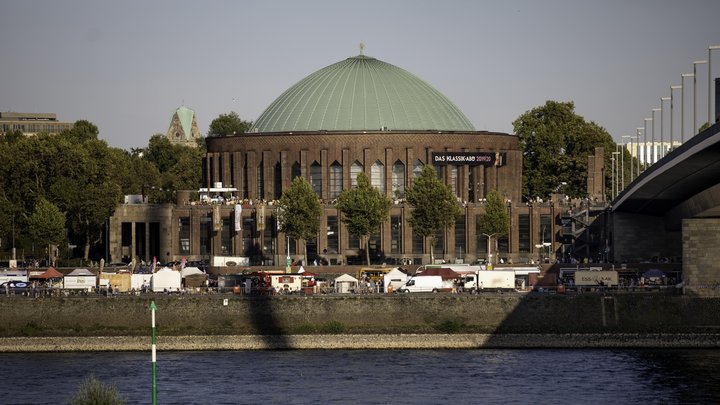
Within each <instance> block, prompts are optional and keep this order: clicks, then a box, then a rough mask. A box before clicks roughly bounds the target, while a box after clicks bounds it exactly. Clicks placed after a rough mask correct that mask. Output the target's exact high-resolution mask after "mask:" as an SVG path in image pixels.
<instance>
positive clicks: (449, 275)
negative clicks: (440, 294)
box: [417, 267, 461, 280]
mask: <svg viewBox="0 0 720 405" xmlns="http://www.w3.org/2000/svg"><path fill="white" fill-rule="evenodd" d="M417 276H440V277H442V279H443V280H454V279H456V278H459V277H461V275H460V273H457V272H455V271H453V270H452V269H448V268H446V267H430V268H429V269H425V270H424V271H423V272H422V273H419V274H417Z"/></svg>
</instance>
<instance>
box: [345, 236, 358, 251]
mask: <svg viewBox="0 0 720 405" xmlns="http://www.w3.org/2000/svg"><path fill="white" fill-rule="evenodd" d="M348 248H350V249H360V238H358V237H357V236H355V235H353V234H349V235H348Z"/></svg>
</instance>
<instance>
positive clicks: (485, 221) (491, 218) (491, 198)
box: [477, 190, 510, 264]
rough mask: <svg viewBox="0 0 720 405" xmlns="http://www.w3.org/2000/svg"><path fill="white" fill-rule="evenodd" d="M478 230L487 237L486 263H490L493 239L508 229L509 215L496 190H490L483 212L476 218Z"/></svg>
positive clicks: (505, 234) (493, 244)
mask: <svg viewBox="0 0 720 405" xmlns="http://www.w3.org/2000/svg"><path fill="white" fill-rule="evenodd" d="M477 221H478V226H479V227H480V232H482V234H483V235H485V236H486V237H487V238H488V263H489V264H492V247H493V246H495V245H496V243H493V242H494V240H495V241H497V238H499V237H502V236H507V234H508V230H509V229H510V215H509V214H508V211H507V207H506V206H505V203H504V202H503V200H502V198H501V197H500V194H498V192H497V191H495V190H491V191H490V192H489V193H488V195H487V205H486V206H485V213H484V214H482V215H480V216H479V217H478V219H477Z"/></svg>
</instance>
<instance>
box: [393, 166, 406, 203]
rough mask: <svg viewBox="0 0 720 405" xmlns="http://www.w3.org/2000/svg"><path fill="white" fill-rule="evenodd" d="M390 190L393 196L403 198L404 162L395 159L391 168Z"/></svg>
mask: <svg viewBox="0 0 720 405" xmlns="http://www.w3.org/2000/svg"><path fill="white" fill-rule="evenodd" d="M392 192H393V196H395V197H397V198H403V197H404V196H405V164H403V162H401V161H399V160H397V161H395V164H393V169H392Z"/></svg>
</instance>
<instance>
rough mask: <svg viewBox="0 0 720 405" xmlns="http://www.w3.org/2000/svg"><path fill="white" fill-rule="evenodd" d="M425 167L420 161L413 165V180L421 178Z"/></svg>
mask: <svg viewBox="0 0 720 405" xmlns="http://www.w3.org/2000/svg"><path fill="white" fill-rule="evenodd" d="M424 166H425V165H424V164H423V162H421V161H419V160H416V161H415V164H414V165H413V173H412V176H413V179H417V178H418V176H420V173H422V171H423V167H424Z"/></svg>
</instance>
